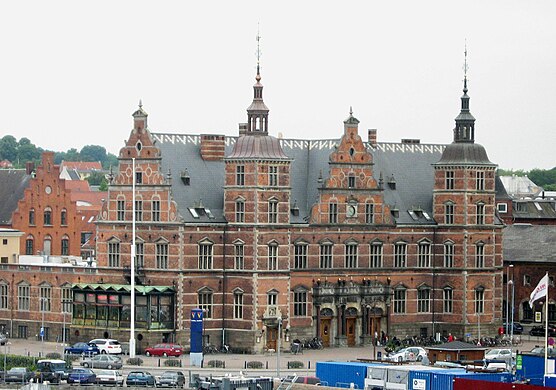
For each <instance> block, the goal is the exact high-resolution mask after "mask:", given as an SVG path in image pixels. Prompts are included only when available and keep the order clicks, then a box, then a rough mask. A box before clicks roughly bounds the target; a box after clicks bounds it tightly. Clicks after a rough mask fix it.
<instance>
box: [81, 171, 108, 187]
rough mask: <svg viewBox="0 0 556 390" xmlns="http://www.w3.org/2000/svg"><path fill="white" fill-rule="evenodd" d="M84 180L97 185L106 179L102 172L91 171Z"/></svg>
mask: <svg viewBox="0 0 556 390" xmlns="http://www.w3.org/2000/svg"><path fill="white" fill-rule="evenodd" d="M85 180H87V181H88V182H89V184H90V185H92V186H99V185H100V184H101V183H102V180H106V179H105V178H104V173H102V172H92V173H91V174H90V175H89V177H87V178H86V179H85Z"/></svg>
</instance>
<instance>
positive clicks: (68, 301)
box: [61, 286, 73, 313]
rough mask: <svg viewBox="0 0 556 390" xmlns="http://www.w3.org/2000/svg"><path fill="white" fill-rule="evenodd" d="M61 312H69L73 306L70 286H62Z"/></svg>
mask: <svg viewBox="0 0 556 390" xmlns="http://www.w3.org/2000/svg"><path fill="white" fill-rule="evenodd" d="M61 303H62V312H63V313H71V312H72V307H73V294H72V291H71V287H70V286H63V287H62V302H61Z"/></svg>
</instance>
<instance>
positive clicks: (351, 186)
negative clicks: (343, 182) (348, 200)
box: [348, 175, 355, 188]
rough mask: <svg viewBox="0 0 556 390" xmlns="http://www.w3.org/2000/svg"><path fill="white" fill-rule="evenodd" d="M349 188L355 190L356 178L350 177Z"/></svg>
mask: <svg viewBox="0 0 556 390" xmlns="http://www.w3.org/2000/svg"><path fill="white" fill-rule="evenodd" d="M348 188H355V176H354V175H349V176H348Z"/></svg>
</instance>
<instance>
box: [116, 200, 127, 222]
mask: <svg viewBox="0 0 556 390" xmlns="http://www.w3.org/2000/svg"><path fill="white" fill-rule="evenodd" d="M116 210H117V218H118V221H123V220H125V200H118V201H117V202H116Z"/></svg>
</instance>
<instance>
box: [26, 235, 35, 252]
mask: <svg viewBox="0 0 556 390" xmlns="http://www.w3.org/2000/svg"><path fill="white" fill-rule="evenodd" d="M34 244H35V242H34V240H33V239H32V238H28V239H26V240H25V254H26V255H34V253H33V250H34V246H35V245H34Z"/></svg>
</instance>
